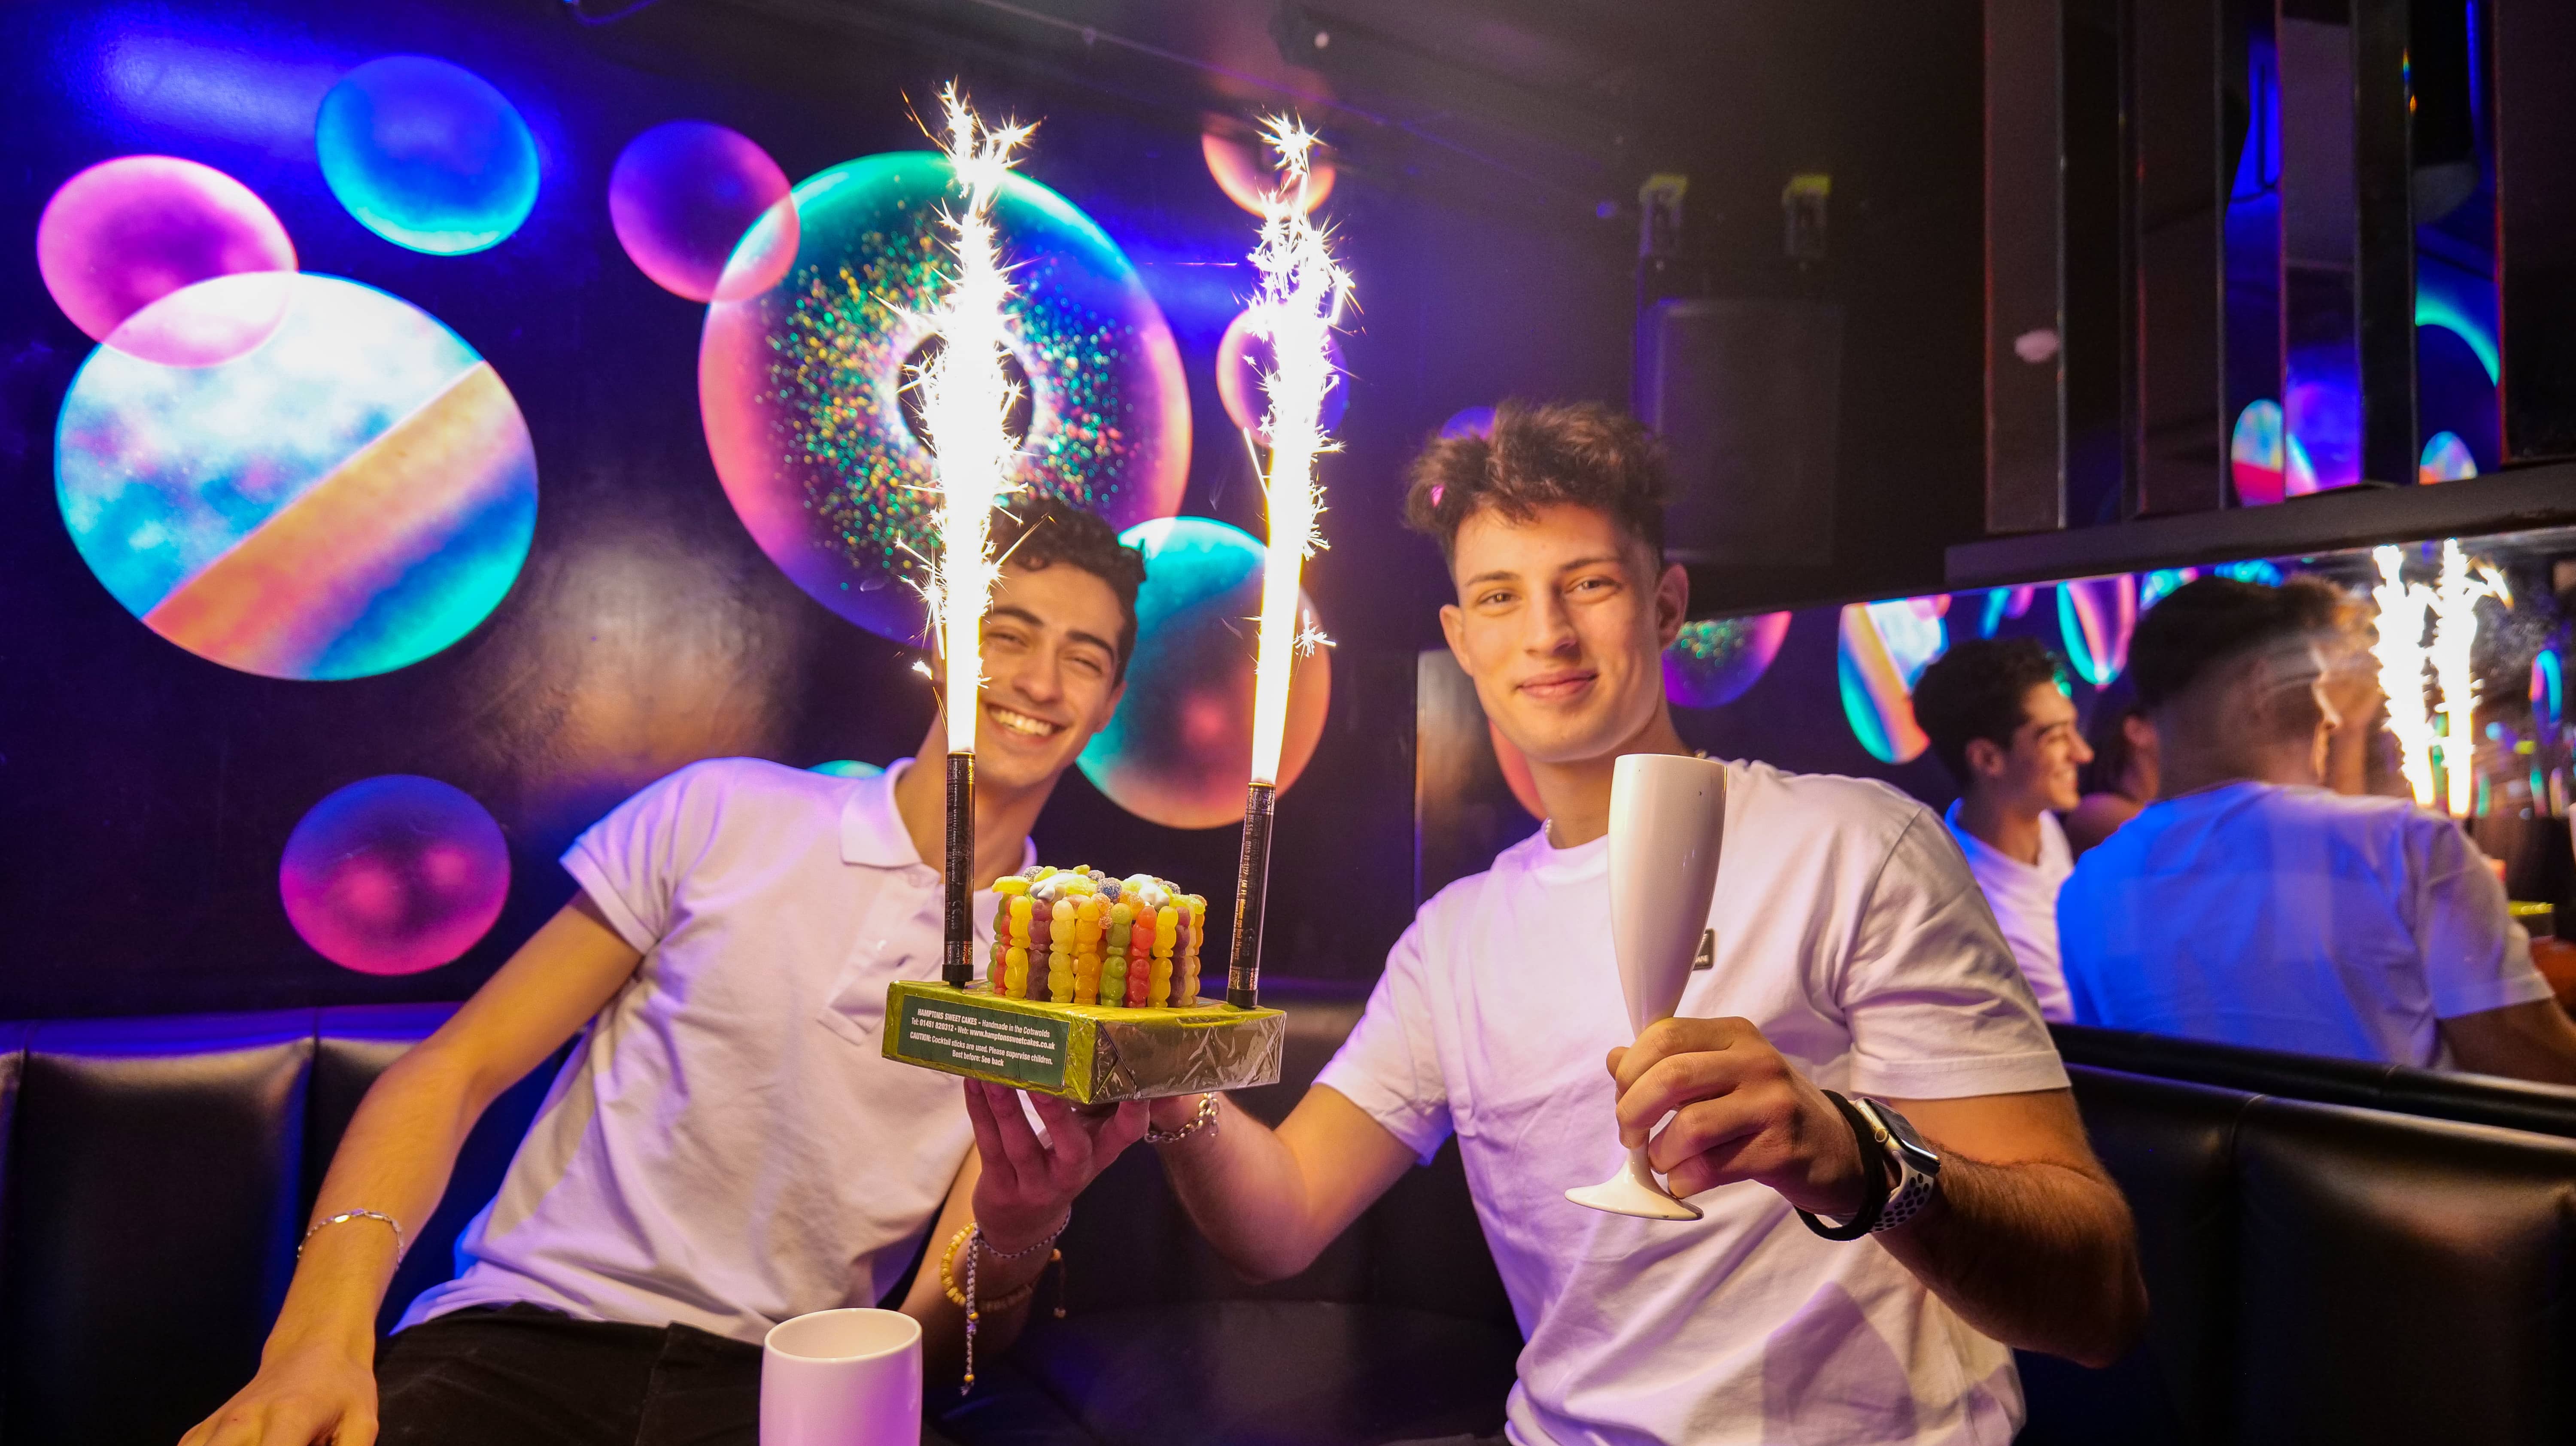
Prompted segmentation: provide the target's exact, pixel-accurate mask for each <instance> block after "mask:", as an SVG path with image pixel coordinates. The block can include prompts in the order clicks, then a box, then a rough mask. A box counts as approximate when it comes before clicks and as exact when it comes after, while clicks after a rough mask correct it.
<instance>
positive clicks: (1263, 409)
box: [1216, 310, 1493, 447]
mask: <svg viewBox="0 0 2576 1446" xmlns="http://www.w3.org/2000/svg"><path fill="white" fill-rule="evenodd" d="M1252 326H1253V318H1252V313H1251V312H1250V311H1248V310H1247V311H1241V312H1237V313H1236V314H1235V318H1234V320H1232V321H1230V322H1227V323H1226V325H1225V335H1223V336H1221V337H1219V338H1217V343H1216V395H1217V400H1218V401H1220V402H1222V403H1224V404H1225V416H1226V420H1228V421H1230V422H1232V423H1234V425H1235V428H1236V429H1237V430H1238V431H1245V432H1250V433H1251V434H1252V437H1253V440H1254V441H1257V442H1259V443H1261V444H1262V445H1263V446H1265V447H1266V446H1268V445H1270V433H1269V432H1268V431H1266V430H1264V429H1263V427H1262V425H1261V423H1262V421H1263V420H1264V419H1265V418H1267V417H1268V416H1269V414H1270V400H1269V398H1268V396H1267V395H1266V394H1265V393H1264V392H1263V390H1262V377H1263V376H1264V374H1266V373H1267V372H1268V371H1269V370H1270V367H1271V351H1270V341H1269V339H1268V338H1267V337H1263V336H1259V335H1256V334H1255V333H1254V332H1253V330H1252ZM1324 344H1325V346H1327V347H1328V348H1330V349H1331V352H1332V358H1333V379H1332V385H1331V386H1330V387H1329V388H1328V389H1327V390H1326V391H1325V393H1324V408H1323V412H1322V414H1321V416H1320V418H1319V425H1321V426H1322V428H1323V429H1324V430H1325V431H1327V432H1329V431H1331V430H1332V429H1333V428H1334V427H1336V426H1339V425H1340V424H1341V420H1342V413H1343V412H1345V411H1348V410H1349V409H1350V405H1351V388H1350V380H1349V377H1350V373H1349V371H1348V370H1347V369H1346V368H1345V367H1344V366H1343V365H1342V343H1341V340H1340V339H1339V338H1337V337H1327V338H1326V339H1325V343H1324ZM1485 430H1486V431H1487V432H1489V433H1490V432H1491V431H1492V430H1493V420H1492V417H1491V414H1490V409H1488V415H1487V418H1486V422H1485Z"/></svg>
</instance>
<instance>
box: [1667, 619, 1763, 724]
mask: <svg viewBox="0 0 2576 1446" xmlns="http://www.w3.org/2000/svg"><path fill="white" fill-rule="evenodd" d="M1789 616H1790V615H1789V614H1787V613H1756V614H1754V615H1753V616H1751V617H1742V618H1702V619H1700V620H1699V621H1698V622H1693V623H1684V624H1682V631H1681V636H1679V637H1677V638H1675V639H1673V641H1672V645H1671V646H1670V647H1667V648H1665V649H1664V696H1665V697H1666V698H1667V699H1670V700H1671V701H1672V703H1673V705H1674V706H1675V707H1679V708H1722V707H1724V706H1726V705H1727V704H1729V703H1732V702H1734V701H1735V700H1736V699H1738V698H1741V697H1743V696H1744V691H1745V690H1746V689H1747V688H1750V687H1752V686H1753V685H1754V684H1755V683H1756V682H1759V681H1760V680H1761V678H1762V673H1763V670H1765V669H1767V668H1769V667H1770V666H1771V660H1772V659H1774V658H1776V657H1778V656H1780V644H1781V642H1782V641H1783V640H1785V639H1786V638H1787V637H1788V636H1789Z"/></svg>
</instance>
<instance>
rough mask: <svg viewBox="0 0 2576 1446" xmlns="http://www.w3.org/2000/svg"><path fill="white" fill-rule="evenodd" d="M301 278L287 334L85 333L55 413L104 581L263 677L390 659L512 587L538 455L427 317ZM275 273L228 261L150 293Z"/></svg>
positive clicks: (226, 661)
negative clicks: (198, 361) (215, 346)
mask: <svg viewBox="0 0 2576 1446" xmlns="http://www.w3.org/2000/svg"><path fill="white" fill-rule="evenodd" d="M293 282H294V287H293V299H292V302H291V304H290V306H289V309H288V313H287V317H286V320H285V322H284V324H283V325H281V326H280V327H279V328H278V332H277V335H275V336H274V337H271V338H270V339H269V340H268V342H267V343H266V344H264V345H262V346H261V347H260V348H259V349H258V350H256V351H253V352H251V353H250V354H249V355H247V356H243V357H240V358H238V359H236V360H233V361H229V362H225V363H223V364H221V365H218V366H209V367H165V366H158V365H155V364H153V363H151V362H147V361H143V360H140V359H138V358H136V357H132V356H129V355H127V354H125V353H124V352H122V351H119V350H117V349H115V348H114V347H108V346H102V347H100V348H98V349H97V350H95V351H93V352H91V353H90V356H89V360H88V361H86V362H84V363H83V364H82V366H81V369H80V371H79V373H78V374H77V375H76V376H75V377H74V378H73V379H72V386H71V392H70V394H69V395H68V396H66V397H65V398H64V399H63V408H62V415H61V419H60V421H59V422H58V423H57V427H56V432H55V447H54V488H55V497H56V500H57V502H58V503H59V504H60V506H61V508H62V515H63V522H64V525H65V526H66V527H68V528H69V529H70V531H71V536H72V543H73V545H74V546H75V547H77V548H78V549H79V551H80V554H81V559H82V561H84V562H86V563H88V564H89V568H90V571H91V572H93V573H95V574H96V575H97V577H98V580H99V581H100V582H101V583H102V584H104V585H105V586H106V588H107V590H108V592H109V593H110V594H112V595H113V596H114V597H115V598H116V600H117V601H118V602H119V603H121V604H123V605H124V607H125V609H126V610H127V611H128V612H131V613H132V614H134V615H135V616H136V617H138V618H140V619H142V620H143V622H144V624H145V625H146V626H148V627H150V628H151V629H152V630H153V631H154V632H156V633H159V634H160V635H161V636H162V637H164V638H166V639H168V640H169V641H171V642H173V643H176V644H178V645H179V646H180V647H183V648H185V649H187V650H188V651H189V652H192V653H195V654H196V655H197V656H199V657H201V658H206V659H208V660H210V661H213V662H217V663H221V664H223V665H224V666H226V667H229V668H238V669H240V670H242V671H244V672H249V673H258V674H261V675H263V676H266V677H272V678H299V679H320V678H356V677H364V676H367V675H370V674H375V673H383V672H389V671H391V670H393V669H395V668H400V667H404V666H406V665H408V664H411V663H415V662H418V661H419V660H421V659H422V658H425V657H428V656H429V655H430V654H432V653H435V652H437V651H439V650H440V649H442V648H444V647H446V646H448V645H449V644H450V643H453V642H455V641H456V640H457V639H458V638H460V637H463V636H464V635H465V634H466V632H468V631H469V630H471V629H472V628H473V627H474V626H475V625H476V624H477V623H480V622H481V621H482V620H483V618H484V617H485V616H486V615H487V614H489V613H490V612H491V610H492V609H493V608H494V607H495V606H496V605H498V604H499V602H500V601H501V598H502V597H503V595H504V594H506V593H507V592H508V591H509V590H510V585H511V583H512V581H513V580H515V579H516V578H517V576H518V573H519V565H520V563H521V562H522V561H523V560H525V558H526V557H527V555H528V544H529V540H530V539H531V538H532V537H533V536H534V534H535V530H536V518H537V470H536V452H535V449H534V447H533V446H532V445H531V443H530V441H529V438H528V428H527V423H526V422H525V421H524V420H523V419H522V418H521V417H520V415H519V408H518V405H517V403H516V402H514V401H513V400H512V399H511V397H510V392H509V388H507V387H505V386H503V385H502V383H501V379H500V377H499V376H498V375H497V374H495V373H494V372H493V370H492V367H491V364H490V363H488V362H486V361H484V360H483V359H482V358H481V357H480V356H478V355H476V353H475V351H474V349H473V348H472V347H470V346H468V345H466V344H465V341H464V340H463V338H461V337H459V336H457V335H456V333H454V332H452V331H450V330H448V329H447V328H446V327H445V326H442V325H440V324H439V322H438V321H437V319H436V318H434V317H432V316H430V315H429V314H428V313H427V312H424V311H421V310H420V309H418V308H417V307H414V306H412V305H411V304H409V303H408V302H405V301H402V300H399V299H397V298H395V297H392V296H388V295H386V294H385V293H383V292H381V291H378V290H375V289H374V288H372V287H367V286H361V285H359V284H358V283H357V282H354V281H345V280H342V279H340V278H338V277H335V276H321V275H316V274H314V273H311V272H306V273H303V274H300V275H298V276H296V277H294V278H293ZM265 284H267V283H266V280H265V278H263V277H260V276H257V275H245V276H229V277H219V278H217V279H215V280H213V281H204V282H199V283H198V284H197V285H196V286H194V287H191V288H188V290H187V291H185V292H180V293H174V294H173V295H172V296H171V297H168V298H165V299H163V300H162V301H160V302H156V303H154V306H155V307H159V306H168V305H171V304H173V303H174V302H178V301H180V300H181V299H182V298H184V297H186V296H187V295H188V294H189V293H191V292H201V291H206V290H210V289H221V288H228V287H236V286H259V285H265ZM151 310H152V308H146V310H145V311H144V312H143V313H141V314H140V315H141V316H149V314H150V312H151ZM138 319H140V317H138Z"/></svg>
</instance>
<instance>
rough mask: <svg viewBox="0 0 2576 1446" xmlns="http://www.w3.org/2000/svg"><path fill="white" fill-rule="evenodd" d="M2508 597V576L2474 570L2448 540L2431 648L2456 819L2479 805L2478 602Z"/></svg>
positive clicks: (2436, 590) (2488, 569)
mask: <svg viewBox="0 0 2576 1446" xmlns="http://www.w3.org/2000/svg"><path fill="white" fill-rule="evenodd" d="M2504 596H2507V594H2506V592H2505V589H2504V579H2503V578H2502V577H2501V576H2500V575H2498V574H2497V572H2496V570H2495V569H2494V568H2493V567H2491V566H2489V565H2487V564H2485V563H2480V564H2478V565H2477V566H2476V568H2475V569H2474V570H2472V568H2471V567H2470V565H2469V560H2468V555H2467V554H2466V553H2464V552H2462V551H2461V550H2460V544H2459V541H2458V539H2456V538H2454V539H2452V540H2450V541H2448V542H2445V543H2443V544H2442V574H2441V577H2440V579H2439V581H2437V582H2436V583H2435V584H2434V587H2433V597H2432V605H2433V645H2432V649H2431V652H2432V660H2433V678H2434V681H2435V682H2436V683H2438V684H2439V685H2440V686H2441V689H2442V712H2443V725H2442V774H2443V778H2444V781H2445V782H2446V783H2447V784H2448V785H2449V794H2450V797H2449V803H2450V807H2451V816H2452V817H2454V818H2466V817H2467V816H2468V814H2469V811H2470V810H2471V809H2472V808H2474V807H2475V806H2476V804H2477V778H2478V770H2477V761H2476V760H2477V748H2478V737H2477V702H2478V699H2477V691H2478V677H2477V672H2476V670H2475V669H2473V668H2472V667H2471V666H2470V664H2469V652H2470V649H2472V648H2473V647H2475V646H2476V645H2477V641H2478V603H2479V601H2480V600H2482V599H2485V598H2491V597H2504Z"/></svg>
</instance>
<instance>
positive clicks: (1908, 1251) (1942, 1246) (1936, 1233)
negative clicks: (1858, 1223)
mask: <svg viewBox="0 0 2576 1446" xmlns="http://www.w3.org/2000/svg"><path fill="white" fill-rule="evenodd" d="M1888 1103H1890V1104H1892V1105H1894V1106H1895V1107H1896V1109H1897V1111H1898V1112H1899V1113H1901V1114H1903V1115H1904V1116H1905V1117H1906V1119H1908V1120H1910V1121H1912V1122H1913V1124H1914V1127H1915V1128H1916V1129H1917V1130H1918V1131H1920V1132H1921V1133H1922V1135H1923V1137H1924V1138H1925V1139H1926V1140H1927V1141H1929V1142H1930V1143H1931V1145H1932V1147H1933V1148H1934V1149H1935V1150H1938V1151H1939V1152H1940V1154H1941V1193H1940V1195H1939V1197H1938V1198H1937V1199H1936V1200H1935V1202H1934V1204H1933V1205H1932V1207H1931V1208H1930V1209H1928V1210H1926V1211H1925V1212H1924V1213H1922V1214H1921V1215H1918V1216H1916V1217H1915V1218H1914V1219H1912V1220H1909V1221H1907V1222H1906V1223H1905V1224H1903V1225H1900V1226H1898V1227H1896V1228H1895V1229H1893V1230H1889V1231H1885V1232H1882V1233H1881V1234H1879V1235H1877V1236H1876V1237H1874V1238H1875V1239H1877V1241H1878V1242H1879V1243H1880V1244H1881V1245H1884V1246H1885V1247H1887V1252H1888V1253H1889V1254H1890V1255H1893V1256H1895V1257H1896V1258H1897V1259H1898V1260H1900V1261H1903V1262H1904V1263H1905V1266H1906V1268H1907V1269H1909V1270H1911V1271H1913V1272H1914V1274H1915V1277H1916V1278H1917V1279H1919V1280H1921V1281H1922V1282H1923V1283H1924V1284H1925V1285H1927V1286H1929V1287H1931V1290H1932V1293H1933V1294H1934V1295H1937V1296H1939V1297H1941V1299H1942V1300H1943V1301H1945V1302H1947V1303H1948V1304H1949V1306H1950V1308H1951V1309H1952V1310H1955V1311H1957V1312H1958V1313H1959V1314H1960V1316H1961V1317H1962V1318H1963V1319H1965V1320H1966V1321H1967V1322H1968V1324H1970V1325H1972V1326H1975V1327H1976V1328H1977V1329H1979V1330H1981V1331H1984V1332H1985V1333H1986V1334H1987V1335H1990V1336H1993V1337H1994V1338H1995V1339H1997V1340H1999V1341H2002V1342H2004V1343H2005V1344H2006V1345H2013V1346H2020V1347H2022V1348H2024V1349H2028V1350H2037V1351H2047V1352H2049V1353H2050V1354H2052V1355H2060V1356H2065V1357H2067V1358H2069V1359H2071V1360H2076V1361H2081V1362H2082V1363H2084V1364H2085V1365H2088V1366H2107V1365H2109V1364H2111V1363H2112V1362H2113V1361H2116V1360H2118V1359H2119V1358H2120V1357H2121V1356H2122V1355H2123V1354H2125V1353H2127V1351H2128V1349H2129V1347H2130V1346H2131V1345H2133V1344H2135V1343H2136V1341H2137V1338H2138V1335H2139V1333H2140V1332H2141V1331H2143V1330H2145V1328H2146V1319H2147V1286H2146V1280H2145V1278H2144V1277H2143V1276H2141V1275H2140V1274H2139V1271H2138V1252H2137V1230H2136V1226H2135V1224H2134V1223H2133V1222H2132V1221H2131V1220H2130V1218H2129V1203H2128V1201H2127V1200H2126V1199H2124V1198H2123V1197H2122V1196H2121V1194H2120V1188H2119V1186H2118V1185H2116V1184H2114V1183H2113V1182H2112V1180H2111V1177H2110V1176H2109V1175H2108V1174H2107V1173H2105V1172H2104V1171H2103V1169H2102V1166H2101V1164H2100V1163H2099V1162H2098V1161H2096V1160H2095V1159H2094V1158H2093V1150H2092V1147H2091V1146H2090V1145H2088V1144H2087V1143H2086V1142H2085V1139H2084V1121H2083V1118H2082V1116H2080V1115H2078V1114H2077V1113H2076V1110H2075V1096H2074V1095H2073V1094H2072V1093H2070V1092H2069V1091H2066V1090H2044V1091H2039V1092H2035V1093H2031V1094H2014V1095H1983V1096H1977V1097H1974V1098H1969V1099H1951V1100H1890V1101H1888Z"/></svg>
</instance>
